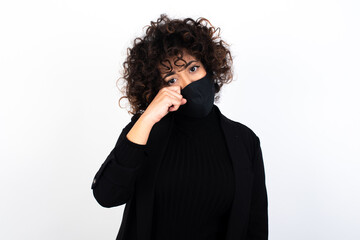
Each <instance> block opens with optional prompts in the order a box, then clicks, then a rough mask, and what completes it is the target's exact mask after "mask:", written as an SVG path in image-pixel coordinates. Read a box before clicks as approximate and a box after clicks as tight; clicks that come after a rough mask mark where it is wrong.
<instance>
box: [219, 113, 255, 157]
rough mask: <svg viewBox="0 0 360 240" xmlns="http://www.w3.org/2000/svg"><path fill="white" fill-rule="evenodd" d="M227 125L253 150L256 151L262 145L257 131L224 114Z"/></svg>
mask: <svg viewBox="0 0 360 240" xmlns="http://www.w3.org/2000/svg"><path fill="white" fill-rule="evenodd" d="M222 117H223V119H224V121H225V123H226V125H228V126H230V128H231V130H232V131H234V132H235V133H236V137H237V138H238V139H239V140H240V141H241V142H242V143H243V144H244V145H245V146H246V147H247V148H248V149H249V150H250V151H251V152H255V151H256V150H257V149H258V148H259V147H260V138H259V137H258V135H257V133H256V132H255V131H254V130H253V129H252V128H250V127H249V126H248V125H246V124H244V123H243V122H241V121H236V120H233V119H230V118H228V117H226V116H224V115H222Z"/></svg>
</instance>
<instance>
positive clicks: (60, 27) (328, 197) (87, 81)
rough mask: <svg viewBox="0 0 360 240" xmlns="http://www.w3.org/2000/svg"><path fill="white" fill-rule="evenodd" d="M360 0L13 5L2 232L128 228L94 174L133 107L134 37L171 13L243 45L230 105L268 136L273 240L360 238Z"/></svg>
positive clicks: (0, 7) (5, 41)
mask: <svg viewBox="0 0 360 240" xmlns="http://www.w3.org/2000/svg"><path fill="white" fill-rule="evenodd" d="M359 6H360V5H359V3H358V1H355V0H354V1H346V0H345V1H344V0H342V1H340V0H339V1H335V0H326V1H325V0H322V1H321V0H302V1H294V0H274V1H265V0H263V1H237V3H236V4H235V1H226V0H222V1H216V2H215V1H213V2H211V1H176V2H171V1H146V2H145V1H144V2H143V3H141V2H139V1H128V2H126V3H123V2H122V1H89V0H87V1H80V0H71V1H70V0H66V1H54V0H53V1H49V0H46V1H45V0H43V1H40V0H35V1H7V2H5V1H4V2H1V4H0V25H1V28H0V31H1V32H0V34H1V38H0V52H1V54H0V65H1V66H0V69H1V71H0V79H1V87H0V110H1V112H0V121H1V122H0V123H1V124H0V131H1V134H0V143H1V144H0V158H1V170H0V171H1V174H0V182H1V193H0V194H1V204H0V216H1V217H0V226H1V231H0V238H1V239H37V240H39V239H44V240H45V239H46V240H48V239H53V240H64V239H67V240H68V239H94V240H95V239H115V236H116V234H117V231H118V229H119V226H120V222H121V218H122V212H123V207H124V205H123V206H121V207H117V208H110V209H106V208H103V207H101V206H100V205H98V204H97V202H96V200H95V199H94V198H93V195H92V191H91V188H90V187H91V181H92V178H93V176H94V174H95V173H96V171H97V170H98V168H99V167H100V165H101V163H102V162H103V161H104V160H105V158H106V156H107V155H108V153H109V152H110V151H111V149H112V147H113V146H114V144H115V141H116V140H117V137H118V135H119V133H120V131H121V129H122V128H123V127H124V125H125V124H126V123H128V121H129V120H130V117H131V116H130V115H129V114H128V113H127V112H126V110H124V109H120V108H119V107H118V105H117V100H118V98H119V97H120V93H119V92H118V89H117V88H116V85H115V84H116V79H117V78H118V77H119V72H120V69H121V64H122V62H123V61H124V58H125V53H126V47H128V46H130V43H131V41H132V40H133V39H134V38H135V37H137V36H140V35H141V34H142V33H143V31H142V28H143V27H144V26H145V25H148V24H149V23H150V21H151V20H152V21H155V20H156V19H157V18H158V17H159V16H160V13H168V14H169V16H170V17H180V18H183V17H193V18H198V17H200V16H203V17H206V18H208V19H209V20H210V21H211V22H212V23H213V24H214V25H215V26H217V27H220V28H221V32H222V37H223V39H224V40H225V41H227V42H228V43H230V44H231V50H232V54H233V56H234V71H235V76H234V80H233V82H232V83H231V84H230V85H228V86H224V88H223V90H222V97H221V102H220V103H219V104H218V106H219V107H220V109H221V110H222V112H223V113H224V114H225V115H226V116H228V117H229V118H231V119H233V120H236V121H239V122H241V123H243V124H245V125H247V126H249V127H250V128H252V129H253V130H254V131H255V132H256V133H257V134H258V136H259V137H260V140H261V144H262V149H263V156H264V162H265V168H266V181H267V189H268V197H269V227H270V228H269V236H270V237H269V239H272V240H288V239H292V240H304V239H314V240H315V239H316V240H317V239H328V240H330V239H331V240H332V239H334V240H335V239H349V240H350V239H360V233H359V231H358V230H357V228H358V227H359V223H360V217H359V210H360V207H359V205H358V203H359V202H360V194H359V182H360V177H359V172H360V163H359V160H360V158H359V152H358V149H357V148H359V145H360V144H359V138H358V136H359V135H360V128H359V122H360V112H359V102H360V97H359V95H358V92H359V80H360V77H359V76H360V74H359V66H360V60H359V59H360V58H359V54H360V48H359V42H360V36H359V20H360V17H359V14H358V13H359V10H360V9H359ZM184 13H186V14H184ZM123 103H125V101H124V102H123Z"/></svg>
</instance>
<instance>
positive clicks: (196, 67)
mask: <svg viewBox="0 0 360 240" xmlns="http://www.w3.org/2000/svg"><path fill="white" fill-rule="evenodd" d="M199 67H200V66H197V65H195V66H192V67H191V68H190V72H195V71H196V70H197V69H198V68H199ZM194 68H195V70H193V69H194ZM192 70H193V71H192Z"/></svg>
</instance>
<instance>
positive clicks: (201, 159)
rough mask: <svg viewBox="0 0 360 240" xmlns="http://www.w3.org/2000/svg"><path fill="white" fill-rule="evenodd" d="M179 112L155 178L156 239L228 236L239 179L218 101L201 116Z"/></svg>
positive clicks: (215, 239)
mask: <svg viewBox="0 0 360 240" xmlns="http://www.w3.org/2000/svg"><path fill="white" fill-rule="evenodd" d="M174 114H175V116H174V117H175V122H174V127H173V129H172V132H171V133H170V134H171V136H170V138H169V142H168V143H167V149H166V151H165V155H164V158H163V159H162V161H161V165H160V169H159V173H158V175H157V179H156V184H155V206H154V218H153V233H152V234H153V235H152V239H153V240H170V239H171V240H177V239H181V240H184V239H187V240H192V239H194V240H195V239H196V240H205V239H206V240H221V239H224V238H225V232H226V227H227V220H228V216H229V215H228V214H229V210H230V207H231V204H232V201H233V194H234V191H235V189H234V188H235V180H234V175H233V169H232V164H231V159H230V156H229V154H228V150H227V147H226V143H225V138H224V135H223V132H222V130H221V126H220V118H219V116H218V115H217V112H216V111H215V108H214V106H213V108H212V110H211V112H210V113H209V114H208V115H207V116H205V117H201V118H192V117H188V116H185V115H181V114H179V113H177V112H174Z"/></svg>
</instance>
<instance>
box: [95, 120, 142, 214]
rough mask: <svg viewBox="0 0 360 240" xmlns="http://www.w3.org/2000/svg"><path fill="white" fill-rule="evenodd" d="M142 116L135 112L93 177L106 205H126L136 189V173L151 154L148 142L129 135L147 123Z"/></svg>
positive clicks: (101, 198)
mask: <svg viewBox="0 0 360 240" xmlns="http://www.w3.org/2000/svg"><path fill="white" fill-rule="evenodd" d="M139 120H140V118H139V117H138V115H134V116H133V117H132V118H131V122H130V123H128V124H127V125H126V126H125V127H124V128H123V130H122V132H121V134H120V137H119V138H118V140H117V142H116V145H115V147H114V148H113V149H112V151H111V152H110V154H109V155H108V157H107V158H106V160H105V161H104V163H103V164H102V165H101V167H100V169H99V170H98V171H97V173H96V174H95V177H94V178H93V182H92V184H91V189H92V190H93V195H94V197H95V199H96V200H97V202H98V203H99V204H100V205H101V206H103V207H108V208H109V207H115V206H119V205H122V204H124V203H126V202H128V201H129V199H130V198H131V196H132V194H133V192H134V184H135V181H136V176H137V174H138V172H139V169H140V168H141V166H142V163H143V162H144V161H145V160H146V157H147V151H146V149H147V145H146V144H145V145H144V144H139V143H135V142H133V141H130V140H129V138H128V137H127V136H126V135H127V134H128V133H129V131H130V130H132V129H136V126H137V128H139V126H143V125H142V124H141V120H142V119H141V120H140V121H139ZM134 136H136V135H134ZM131 139H134V138H131ZM145 143H146V141H145Z"/></svg>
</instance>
